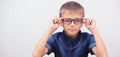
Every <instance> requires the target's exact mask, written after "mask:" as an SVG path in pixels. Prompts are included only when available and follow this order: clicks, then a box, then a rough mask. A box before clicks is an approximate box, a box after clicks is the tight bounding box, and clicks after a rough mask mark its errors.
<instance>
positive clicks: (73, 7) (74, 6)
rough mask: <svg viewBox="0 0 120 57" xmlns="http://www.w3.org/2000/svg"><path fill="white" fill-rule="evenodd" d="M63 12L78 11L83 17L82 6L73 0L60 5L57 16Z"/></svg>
mask: <svg viewBox="0 0 120 57" xmlns="http://www.w3.org/2000/svg"><path fill="white" fill-rule="evenodd" d="M65 12H75V13H80V14H82V15H83V17H84V8H83V7H82V5H80V4H79V3H77V2H74V1H69V2H66V3H64V4H63V5H62V6H61V8H60V13H59V17H61V16H62V14H63V13H65Z"/></svg>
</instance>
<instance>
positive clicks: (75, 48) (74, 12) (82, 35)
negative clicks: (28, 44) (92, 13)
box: [33, 1, 107, 57]
mask: <svg viewBox="0 0 120 57" xmlns="http://www.w3.org/2000/svg"><path fill="white" fill-rule="evenodd" d="M83 24H85V26H86V27H87V28H88V30H89V31H90V32H91V33H92V34H93V35H92V34H89V33H87V32H81V30H80V28H81V27H82V25H83ZM59 25H62V26H63V28H64V30H63V32H58V33H55V34H52V33H53V32H54V31H55V30H56V29H57V28H58V27H59ZM51 52H54V54H55V57H88V53H91V54H95V55H96V57H107V52H106V49H105V46H104V43H103V41H102V39H101V37H100V35H99V33H98V31H97V28H96V26H95V21H94V20H93V19H90V18H84V8H83V7H82V6H81V5H80V4H79V3H77V2H74V1H69V2H66V3H65V4H63V5H62V6H61V8H60V18H57V17H55V18H53V19H52V21H51V24H50V26H49V28H48V29H47V30H46V32H45V34H44V35H43V36H42V37H41V39H40V40H39V42H38V44H37V45H36V47H35V49H34V52H33V57H42V56H44V55H45V54H50V53H51Z"/></svg>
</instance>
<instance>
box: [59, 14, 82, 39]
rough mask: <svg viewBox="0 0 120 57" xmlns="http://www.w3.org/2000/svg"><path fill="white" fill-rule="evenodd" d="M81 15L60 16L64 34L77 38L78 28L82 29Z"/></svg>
mask: <svg viewBox="0 0 120 57" xmlns="http://www.w3.org/2000/svg"><path fill="white" fill-rule="evenodd" d="M82 16H83V15H82V14H78V13H64V14H62V17H61V18H62V19H63V21H62V25H63V28H64V30H65V33H66V34H67V35H68V36H70V37H72V38H74V37H77V35H78V32H79V31H80V28H81V27H82V25H83V23H82V20H81V18H82Z"/></svg>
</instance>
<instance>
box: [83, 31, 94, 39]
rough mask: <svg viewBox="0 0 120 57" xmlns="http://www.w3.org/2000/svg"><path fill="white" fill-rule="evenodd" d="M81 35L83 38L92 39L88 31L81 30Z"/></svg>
mask: <svg viewBox="0 0 120 57" xmlns="http://www.w3.org/2000/svg"><path fill="white" fill-rule="evenodd" d="M81 36H82V37H83V38H84V39H88V40H92V39H94V37H93V35H92V34H90V33H88V32H81Z"/></svg>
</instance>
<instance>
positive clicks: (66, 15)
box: [61, 12, 83, 18]
mask: <svg viewBox="0 0 120 57" xmlns="http://www.w3.org/2000/svg"><path fill="white" fill-rule="evenodd" d="M82 17H83V14H80V13H76V12H65V13H63V14H62V16H61V18H82Z"/></svg>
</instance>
